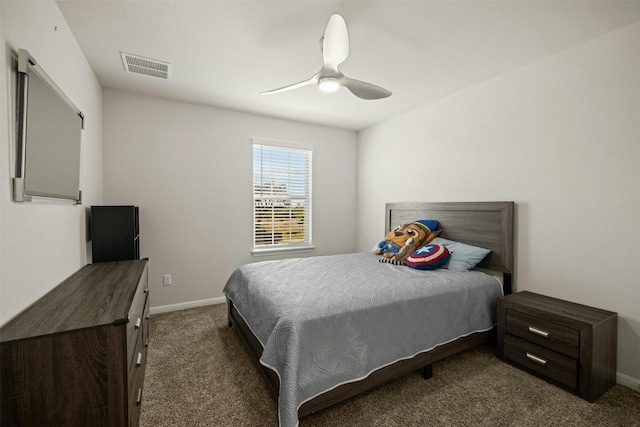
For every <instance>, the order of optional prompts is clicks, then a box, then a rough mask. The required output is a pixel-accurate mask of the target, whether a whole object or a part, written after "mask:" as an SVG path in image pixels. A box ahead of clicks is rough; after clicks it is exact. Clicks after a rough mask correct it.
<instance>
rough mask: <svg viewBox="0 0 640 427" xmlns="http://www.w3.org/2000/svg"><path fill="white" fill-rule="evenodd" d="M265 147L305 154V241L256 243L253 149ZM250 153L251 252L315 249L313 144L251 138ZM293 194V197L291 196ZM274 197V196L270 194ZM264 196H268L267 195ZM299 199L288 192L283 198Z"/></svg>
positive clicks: (266, 252)
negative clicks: (313, 224)
mask: <svg viewBox="0 0 640 427" xmlns="http://www.w3.org/2000/svg"><path fill="white" fill-rule="evenodd" d="M257 146H258V147H266V148H267V149H269V148H273V149H274V150H285V151H292V152H294V151H295V152H303V153H304V155H305V163H306V164H305V169H306V177H305V183H306V185H305V188H306V191H305V194H304V196H303V197H302V198H303V199H304V200H305V203H306V204H307V205H308V206H307V207H306V210H305V223H304V225H303V227H304V229H305V241H304V242H299V243H291V242H289V243H272V244H266V245H256V238H257V237H258V236H257V234H256V229H257V221H256V218H257V211H256V206H257V205H256V193H255V186H256V164H255V160H256V157H255V149H256V147H257ZM251 147H252V149H251V153H252V160H251V164H252V184H251V187H252V188H251V193H252V204H253V208H252V212H253V214H252V219H253V228H252V239H253V244H252V250H251V253H252V255H254V256H263V255H274V254H278V253H292V252H308V251H312V250H313V249H315V246H313V233H312V230H313V227H312V222H313V215H312V210H313V189H312V187H313V179H312V177H313V146H311V145H307V144H300V143H292V142H285V141H274V140H269V139H264V138H253V139H252V140H251ZM292 196H293V197H292ZM271 197H272V198H274V196H273V195H272V196H271ZM266 198H269V196H267V197H266ZM289 198H293V199H300V198H301V197H296V196H295V195H292V194H288V195H286V196H285V197H283V199H289Z"/></svg>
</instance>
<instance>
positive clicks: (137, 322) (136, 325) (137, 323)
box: [133, 317, 142, 329]
mask: <svg viewBox="0 0 640 427" xmlns="http://www.w3.org/2000/svg"><path fill="white" fill-rule="evenodd" d="M140 325H142V319H141V318H139V317H138V320H136V324H135V325H133V327H134V328H136V329H140Z"/></svg>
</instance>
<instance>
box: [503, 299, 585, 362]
mask: <svg viewBox="0 0 640 427" xmlns="http://www.w3.org/2000/svg"><path fill="white" fill-rule="evenodd" d="M505 332H506V333H507V334H511V335H515V336H517V337H520V338H523V339H525V340H527V341H531V342H533V343H536V344H539V345H540V346H542V347H546V348H549V349H551V350H554V351H557V352H558V353H562V354H564V355H566V356H569V357H572V358H575V359H577V358H578V354H579V352H580V332H579V331H577V330H575V329H572V328H569V327H567V326H563V325H558V324H557V323H553V322H549V321H547V320H544V319H540V318H539V317H534V316H531V315H528V314H525V313H521V312H519V311H517V310H510V309H507V310H506V319H505Z"/></svg>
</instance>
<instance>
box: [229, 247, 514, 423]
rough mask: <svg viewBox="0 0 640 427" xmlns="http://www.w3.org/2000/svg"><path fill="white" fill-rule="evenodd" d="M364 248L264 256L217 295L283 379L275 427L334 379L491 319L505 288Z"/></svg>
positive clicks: (357, 374)
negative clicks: (397, 261) (400, 262)
mask: <svg viewBox="0 0 640 427" xmlns="http://www.w3.org/2000/svg"><path fill="white" fill-rule="evenodd" d="M378 259H379V257H377V256H375V255H372V254H370V253H356V254H345V255H333V256H320V257H312V258H296V259H286V260H278V261H263V262H257V263H253V264H246V265H243V266H241V267H239V268H238V269H236V270H235V271H234V272H233V274H232V275H231V277H230V278H229V280H228V282H227V284H226V286H225V288H224V293H225V295H226V297H227V298H228V299H229V300H231V301H232V303H233V305H234V307H235V308H236V309H237V311H238V312H239V313H240V315H241V316H242V317H243V319H244V320H245V322H246V323H247V325H248V326H249V328H250V329H251V330H252V332H253V334H254V335H255V336H256V338H257V339H258V340H259V341H260V343H261V344H262V346H263V348H264V351H263V354H262V357H261V358H260V363H261V364H262V365H264V366H266V367H268V368H270V369H272V370H273V371H274V372H276V374H277V375H278V377H279V378H280V391H279V401H278V414H279V419H280V425H281V426H282V427H295V426H297V425H298V408H299V407H300V406H301V405H302V404H303V403H304V402H306V401H307V400H309V399H312V398H314V397H316V396H317V395H319V394H322V393H324V392H326V391H328V390H331V389H333V388H335V387H337V386H339V385H341V384H345V383H349V382H353V381H358V380H360V379H363V378H366V377H367V376H368V375H370V374H371V373H372V372H374V371H375V370H377V369H380V368H382V367H385V366H387V365H390V364H392V363H394V362H396V361H398V360H402V359H408V358H411V357H413V356H415V355H417V354H419V353H421V352H424V351H428V350H431V349H433V348H434V347H436V346H438V345H441V344H444V343H448V342H451V341H454V340H456V339H457V338H460V337H463V336H466V335H469V334H472V333H474V332H480V331H486V330H489V329H491V328H492V327H493V325H494V324H495V320H496V319H495V313H496V306H497V300H498V297H499V296H501V295H502V286H501V284H500V282H499V281H498V280H496V278H495V277H492V276H491V275H488V274H485V273H483V272H479V271H470V272H456V271H450V270H446V269H439V270H433V271H425V270H416V269H411V268H408V267H406V266H397V265H392V264H386V263H380V262H378Z"/></svg>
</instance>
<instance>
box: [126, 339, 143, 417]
mask: <svg viewBox="0 0 640 427" xmlns="http://www.w3.org/2000/svg"><path fill="white" fill-rule="evenodd" d="M141 356H142V360H141V365H140V367H139V368H134V370H133V381H132V384H131V385H130V387H129V426H130V427H135V426H137V425H138V419H139V417H140V405H141V404H142V389H143V385H144V366H145V364H146V363H147V350H146V349H143V350H142V352H141Z"/></svg>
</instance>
